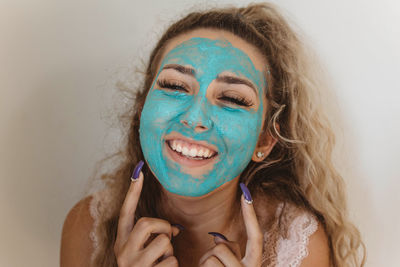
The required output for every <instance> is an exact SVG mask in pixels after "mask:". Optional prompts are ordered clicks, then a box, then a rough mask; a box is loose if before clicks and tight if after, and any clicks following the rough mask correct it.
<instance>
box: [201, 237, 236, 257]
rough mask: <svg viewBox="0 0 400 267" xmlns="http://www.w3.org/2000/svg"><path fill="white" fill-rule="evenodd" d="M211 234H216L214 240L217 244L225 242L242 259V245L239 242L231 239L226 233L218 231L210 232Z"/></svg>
mask: <svg viewBox="0 0 400 267" xmlns="http://www.w3.org/2000/svg"><path fill="white" fill-rule="evenodd" d="M209 234H210V235H212V236H214V242H215V244H216V245H218V244H220V243H223V244H225V245H226V246H228V248H229V249H230V250H231V251H232V252H233V254H235V256H236V258H238V259H241V258H242V253H241V251H240V245H239V244H238V243H237V242H233V241H229V240H228V239H227V238H226V237H225V236H224V235H222V234H220V233H217V232H209Z"/></svg>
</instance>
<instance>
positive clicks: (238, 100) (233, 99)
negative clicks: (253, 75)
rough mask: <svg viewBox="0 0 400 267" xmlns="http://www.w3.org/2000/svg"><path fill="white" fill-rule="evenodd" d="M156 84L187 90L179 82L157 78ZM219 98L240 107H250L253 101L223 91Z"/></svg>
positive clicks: (177, 89)
mask: <svg viewBox="0 0 400 267" xmlns="http://www.w3.org/2000/svg"><path fill="white" fill-rule="evenodd" d="M157 85H158V86H160V87H161V88H167V89H170V90H176V91H181V92H189V91H188V90H187V89H186V88H185V86H184V85H183V84H181V83H178V82H169V81H166V80H157ZM218 99H219V100H222V101H225V102H230V103H232V104H235V105H239V106H242V107H250V106H252V105H253V102H251V101H250V100H248V99H246V98H244V97H241V96H233V95H227V94H225V93H222V94H221V95H220V96H219V97H218Z"/></svg>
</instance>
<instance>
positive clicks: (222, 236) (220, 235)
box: [208, 232, 229, 241]
mask: <svg viewBox="0 0 400 267" xmlns="http://www.w3.org/2000/svg"><path fill="white" fill-rule="evenodd" d="M208 234H210V235H212V236H214V237H215V236H218V237H220V238H222V239H223V240H225V241H229V240H228V238H226V237H225V236H224V235H223V234H220V233H217V232H209V233H208Z"/></svg>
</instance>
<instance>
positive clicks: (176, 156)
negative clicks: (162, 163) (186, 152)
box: [164, 142, 217, 167]
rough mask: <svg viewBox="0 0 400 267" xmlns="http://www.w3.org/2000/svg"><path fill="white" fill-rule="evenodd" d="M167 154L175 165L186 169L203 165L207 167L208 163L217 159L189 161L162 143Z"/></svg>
mask: <svg viewBox="0 0 400 267" xmlns="http://www.w3.org/2000/svg"><path fill="white" fill-rule="evenodd" d="M164 145H165V147H166V150H167V153H168V155H169V156H170V157H171V158H172V159H173V160H174V161H176V162H177V163H179V164H181V165H185V166H188V167H201V166H204V165H207V164H209V163H211V162H212V161H214V159H215V158H216V157H217V155H216V156H213V157H211V158H209V159H190V158H188V157H185V156H183V155H181V154H180V153H178V152H175V151H174V150H172V149H171V147H170V146H169V145H168V144H167V142H165V143H164Z"/></svg>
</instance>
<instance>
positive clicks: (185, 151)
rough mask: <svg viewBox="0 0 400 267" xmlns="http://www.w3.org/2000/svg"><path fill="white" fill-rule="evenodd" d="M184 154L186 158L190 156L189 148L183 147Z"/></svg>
mask: <svg viewBox="0 0 400 267" xmlns="http://www.w3.org/2000/svg"><path fill="white" fill-rule="evenodd" d="M182 154H183V155H185V156H189V149H188V148H187V147H185V146H184V147H182Z"/></svg>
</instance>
